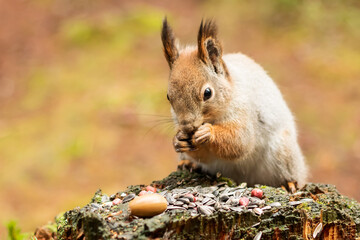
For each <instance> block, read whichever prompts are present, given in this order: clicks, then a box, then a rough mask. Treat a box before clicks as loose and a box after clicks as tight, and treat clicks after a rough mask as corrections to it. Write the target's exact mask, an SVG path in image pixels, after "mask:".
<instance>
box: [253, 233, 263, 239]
mask: <svg viewBox="0 0 360 240" xmlns="http://www.w3.org/2000/svg"><path fill="white" fill-rule="evenodd" d="M261 236H262V232H258V234H256V236H255V237H254V240H260V239H261Z"/></svg>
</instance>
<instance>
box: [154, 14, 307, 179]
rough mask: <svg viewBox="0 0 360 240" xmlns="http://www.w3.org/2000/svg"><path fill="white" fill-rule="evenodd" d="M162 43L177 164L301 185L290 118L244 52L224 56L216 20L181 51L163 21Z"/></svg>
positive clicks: (277, 93) (302, 164) (302, 175)
mask: <svg viewBox="0 0 360 240" xmlns="http://www.w3.org/2000/svg"><path fill="white" fill-rule="evenodd" d="M161 38H162V43H163V47H164V54H165V58H166V60H167V62H168V64H169V67H170V75H169V80H168V91H167V98H168V100H169V102H170V104H171V112H172V116H173V119H174V122H175V124H176V126H177V128H178V132H177V134H176V135H175V137H174V141H173V143H174V148H175V150H176V151H177V152H178V153H179V155H180V159H181V160H185V159H186V160H190V161H192V162H194V163H196V164H198V165H200V166H201V168H202V169H204V170H205V171H208V172H210V173H212V174H216V173H217V172H221V173H222V174H223V176H227V177H230V178H232V179H234V180H235V181H237V182H247V183H248V184H249V185H254V184H265V185H271V186H282V185H286V184H287V183H288V182H296V183H297V184H298V186H302V185H304V183H305V182H306V177H307V167H306V165H305V162H304V157H303V155H302V153H301V149H300V147H299V144H298V141H297V132H296V126H295V121H294V117H293V115H292V113H291V111H290V110H289V108H288V106H287V104H286V103H285V101H284V99H283V97H282V95H281V93H280V91H279V89H278V87H277V86H276V84H275V83H274V81H273V80H272V79H271V78H270V77H269V75H268V74H267V73H266V72H265V71H264V69H263V68H262V67H261V66H260V65H258V64H257V63H256V62H255V61H254V60H252V59H251V58H249V57H247V56H245V55H243V54H241V53H233V54H223V49H222V45H221V43H220V41H219V40H218V37H217V26H216V24H215V23H214V22H213V21H205V22H204V21H202V22H201V25H200V29H199V32H198V36H197V46H187V47H184V48H180V47H179V45H178V44H177V43H176V39H175V37H174V34H173V31H172V29H171V27H170V26H169V24H168V22H167V19H166V18H165V19H164V21H163V27H162V33H161Z"/></svg>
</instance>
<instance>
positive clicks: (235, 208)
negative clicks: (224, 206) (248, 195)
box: [230, 207, 244, 212]
mask: <svg viewBox="0 0 360 240" xmlns="http://www.w3.org/2000/svg"><path fill="white" fill-rule="evenodd" d="M230 209H231V210H232V211H235V212H241V211H243V210H244V208H243V207H230Z"/></svg>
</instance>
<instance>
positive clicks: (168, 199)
mask: <svg viewBox="0 0 360 240" xmlns="http://www.w3.org/2000/svg"><path fill="white" fill-rule="evenodd" d="M166 200H167V201H168V203H169V204H174V203H175V202H176V199H175V198H173V197H172V196H171V195H168V196H166Z"/></svg>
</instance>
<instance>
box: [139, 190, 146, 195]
mask: <svg viewBox="0 0 360 240" xmlns="http://www.w3.org/2000/svg"><path fill="white" fill-rule="evenodd" d="M147 193H148V192H147V191H145V190H142V191H141V192H140V193H139V196H142V195H145V194H147Z"/></svg>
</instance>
